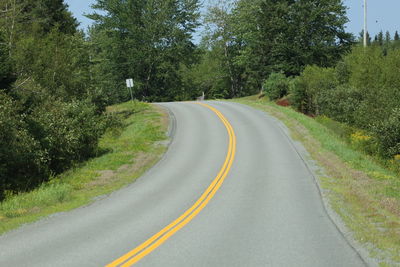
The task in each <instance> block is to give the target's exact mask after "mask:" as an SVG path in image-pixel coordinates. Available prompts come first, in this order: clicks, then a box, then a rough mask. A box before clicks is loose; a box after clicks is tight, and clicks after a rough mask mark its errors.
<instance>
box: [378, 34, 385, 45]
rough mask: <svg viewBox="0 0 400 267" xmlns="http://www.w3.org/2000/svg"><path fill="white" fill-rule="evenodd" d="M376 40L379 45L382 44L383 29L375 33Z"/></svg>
mask: <svg viewBox="0 0 400 267" xmlns="http://www.w3.org/2000/svg"><path fill="white" fill-rule="evenodd" d="M377 42H378V45H379V46H383V42H384V40H383V31H380V32H379V33H378V35H377Z"/></svg>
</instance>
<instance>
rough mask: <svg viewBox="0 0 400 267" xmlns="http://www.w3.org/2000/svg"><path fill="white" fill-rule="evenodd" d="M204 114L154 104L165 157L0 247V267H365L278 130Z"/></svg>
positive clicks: (209, 109)
mask: <svg viewBox="0 0 400 267" xmlns="http://www.w3.org/2000/svg"><path fill="white" fill-rule="evenodd" d="M206 103H207V104H208V105H209V106H207V105H201V104H196V103H166V104H161V105H162V106H164V107H166V108H168V109H169V110H170V112H171V114H172V115H173V116H172V117H171V118H172V121H173V122H174V123H173V127H172V129H173V130H172V133H173V134H172V135H173V138H172V142H171V145H170V147H169V150H168V152H167V153H166V155H165V156H164V158H163V159H162V160H161V161H160V162H159V163H158V164H157V165H156V166H155V167H153V168H152V169H151V170H150V171H149V172H148V173H146V174H145V175H144V176H143V177H141V178H140V179H139V180H137V182H135V183H133V184H132V185H130V186H128V187H126V188H124V189H122V190H120V191H118V192H115V193H113V194H111V195H110V196H107V197H105V198H103V199H101V200H98V201H96V202H94V203H93V204H91V205H89V206H87V207H83V208H79V209H76V210H74V211H71V212H67V213H61V214H57V215H54V216H50V217H49V218H46V219H44V220H41V221H39V222H37V223H34V224H30V225H27V226H24V227H22V228H20V229H18V230H16V231H12V232H10V233H8V234H6V235H3V236H1V237H0V266H41V267H42V266H52V267H54V266H105V265H107V264H108V266H129V265H132V264H134V263H136V265H135V266H365V265H366V263H365V262H364V261H363V260H362V258H361V257H360V256H359V254H358V253H357V252H356V251H355V250H354V249H353V247H352V246H350V245H349V243H348V242H347V241H346V239H345V238H344V237H343V235H342V233H341V232H340V231H338V229H337V227H336V225H335V224H334V223H333V222H332V221H331V219H330V217H329V216H328V214H327V212H326V210H325V209H324V205H323V202H322V199H321V196H320V193H319V190H318V187H317V185H316V183H315V180H314V178H313V176H312V174H311V173H310V171H309V169H308V168H307V166H306V164H305V163H304V161H303V160H302V158H301V157H300V156H299V154H298V152H297V151H296V149H295V147H294V146H293V144H292V142H291V140H290V139H289V138H288V137H287V136H286V135H285V133H284V131H283V130H282V127H280V126H279V123H278V122H277V121H276V120H275V119H273V118H271V117H270V116H268V115H267V114H265V113H263V112H260V111H256V110H254V109H252V108H249V107H246V106H243V105H240V104H234V103H221V102H206ZM214 108H216V109H214ZM132 141H134V140H132Z"/></svg>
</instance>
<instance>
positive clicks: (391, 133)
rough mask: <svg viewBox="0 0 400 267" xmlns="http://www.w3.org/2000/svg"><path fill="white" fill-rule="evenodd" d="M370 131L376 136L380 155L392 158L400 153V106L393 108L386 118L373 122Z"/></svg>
mask: <svg viewBox="0 0 400 267" xmlns="http://www.w3.org/2000/svg"><path fill="white" fill-rule="evenodd" d="M372 131H373V132H374V133H375V135H376V137H377V140H378V144H379V154H380V155H381V156H383V157H387V158H392V157H393V156H395V155H399V154H400V108H396V109H394V110H393V112H392V114H391V115H390V117H389V118H388V119H386V120H384V121H382V122H375V124H374V125H373V126H372Z"/></svg>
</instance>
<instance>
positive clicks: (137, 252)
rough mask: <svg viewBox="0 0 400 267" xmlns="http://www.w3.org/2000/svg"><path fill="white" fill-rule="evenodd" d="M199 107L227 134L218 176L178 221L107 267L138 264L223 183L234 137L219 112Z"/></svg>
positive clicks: (203, 204)
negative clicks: (224, 154)
mask: <svg viewBox="0 0 400 267" xmlns="http://www.w3.org/2000/svg"><path fill="white" fill-rule="evenodd" d="M200 105H202V106H204V107H207V108H209V109H211V110H212V111H213V112H214V113H215V114H216V115H217V116H218V117H219V118H220V120H221V121H222V123H223V124H224V125H225V127H226V130H227V132H228V136H229V146H228V153H227V156H226V159H225V162H224V164H223V166H222V168H221V170H220V171H219V173H218V175H217V176H216V178H215V179H214V180H213V182H212V183H211V184H210V186H209V187H208V188H207V190H206V191H205V192H204V193H203V194H202V195H201V197H200V198H199V199H198V200H197V201H196V203H195V204H194V205H193V206H192V207H191V208H189V209H188V210H187V211H186V212H185V213H183V214H182V215H181V216H180V217H179V218H178V219H176V220H175V221H173V222H172V223H170V224H169V225H168V226H166V227H165V228H163V229H162V230H161V231H160V232H158V233H157V234H155V235H153V236H152V237H151V238H149V239H148V240H147V241H145V242H143V243H142V244H141V245H139V246H138V247H136V248H135V249H133V250H132V251H130V252H128V253H126V254H125V255H123V256H122V257H120V258H118V259H116V260H115V261H113V262H112V263H110V264H108V265H107V267H115V266H123V267H125V266H131V265H133V264H135V263H136V262H138V261H139V260H141V259H142V258H144V257H145V256H146V255H148V254H149V253H151V252H152V251H153V250H155V249H156V248H157V247H159V246H160V245H161V244H163V243H164V242H165V241H167V239H168V238H170V237H171V236H173V235H174V234H175V233H176V232H178V231H179V230H180V229H182V228H183V227H184V226H185V225H186V224H188V223H189V222H190V221H191V220H193V218H194V217H196V215H197V214H199V213H200V211H201V210H203V209H204V207H205V206H207V204H208V203H209V202H210V200H211V199H212V198H213V197H214V195H215V194H216V193H217V191H218V189H219V188H220V187H221V185H222V183H223V182H224V180H225V178H226V176H227V175H228V173H229V171H230V169H231V166H232V163H233V160H234V158H235V153H236V136H235V133H234V131H233V128H232V126H231V125H230V123H229V122H228V120H227V119H226V118H225V117H224V116H223V115H222V113H221V112H219V111H218V110H217V109H215V108H214V107H211V106H209V105H207V104H202V103H200Z"/></svg>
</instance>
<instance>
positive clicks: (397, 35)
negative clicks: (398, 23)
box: [393, 31, 400, 41]
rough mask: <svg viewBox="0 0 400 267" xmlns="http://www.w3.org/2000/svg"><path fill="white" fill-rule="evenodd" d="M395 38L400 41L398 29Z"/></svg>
mask: <svg viewBox="0 0 400 267" xmlns="http://www.w3.org/2000/svg"><path fill="white" fill-rule="evenodd" d="M393 39H394V40H395V41H399V40H400V36H399V33H398V31H396V32H395V34H394V38H393Z"/></svg>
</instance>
